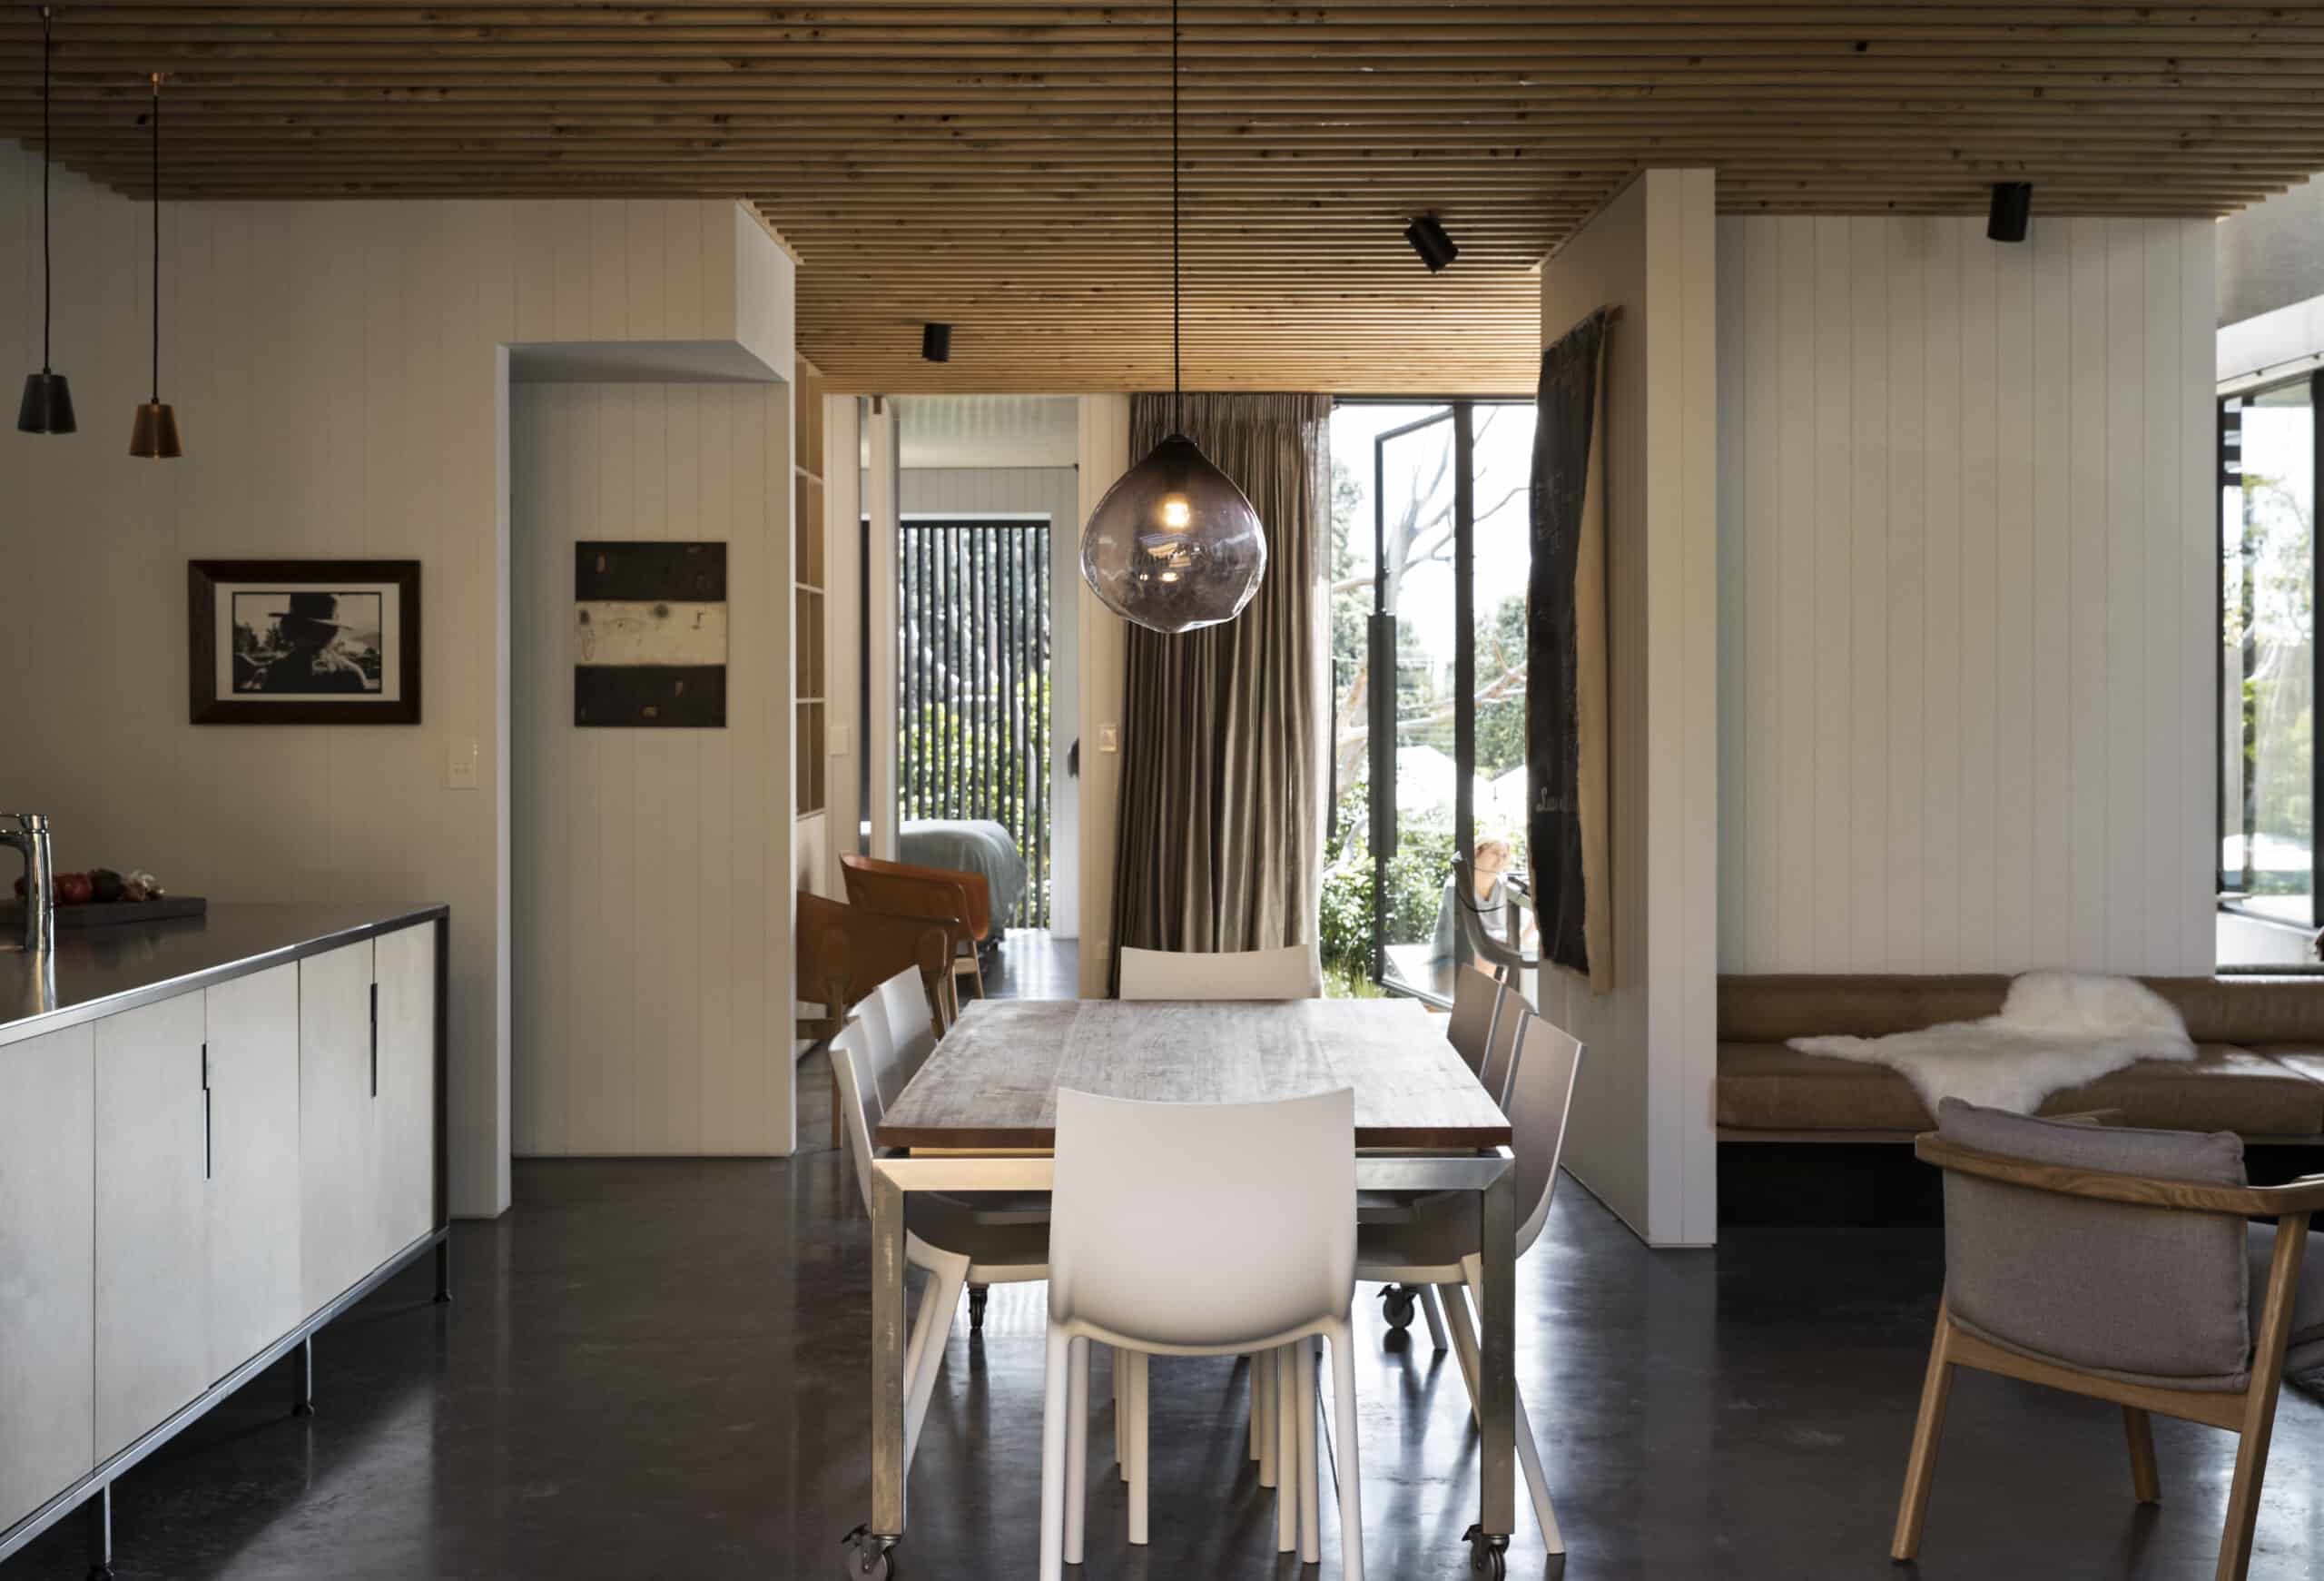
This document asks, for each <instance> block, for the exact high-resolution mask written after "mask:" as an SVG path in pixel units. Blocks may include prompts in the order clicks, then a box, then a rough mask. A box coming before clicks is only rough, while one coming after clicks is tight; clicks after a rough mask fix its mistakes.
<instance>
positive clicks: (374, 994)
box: [371, 983, 379, 1098]
mask: <svg viewBox="0 0 2324 1581" xmlns="http://www.w3.org/2000/svg"><path fill="white" fill-rule="evenodd" d="M371 1096H372V1097H374V1098H377V1097H378V1096H379V984H378V983H372V984H371Z"/></svg>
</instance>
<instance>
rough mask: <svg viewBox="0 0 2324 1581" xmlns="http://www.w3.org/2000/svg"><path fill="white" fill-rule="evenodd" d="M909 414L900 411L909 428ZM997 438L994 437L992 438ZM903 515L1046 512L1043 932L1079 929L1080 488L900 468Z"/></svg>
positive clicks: (1044, 480) (1054, 481) (1064, 479)
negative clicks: (1074, 768)
mask: <svg viewBox="0 0 2324 1581" xmlns="http://www.w3.org/2000/svg"><path fill="white" fill-rule="evenodd" d="M915 420H916V418H915V417H913V416H907V417H906V418H905V419H904V422H905V426H906V427H907V428H909V427H910V426H911V424H912V423H913V422H914V421H915ZM997 442H998V440H997ZM901 485H902V487H901V496H902V501H903V514H904V515H905V516H907V517H912V516H927V517H938V516H970V517H975V516H983V517H996V516H1012V515H1019V514H1021V515H1023V516H1025V517H1027V518H1028V519H1032V518H1037V517H1044V516H1045V517H1047V518H1049V588H1050V595H1049V598H1050V606H1051V608H1050V610H1049V688H1050V689H1049V807H1050V822H1049V834H1050V847H1049V932H1051V933H1052V934H1057V935H1058V936H1059V937H1060V938H1072V937H1075V936H1076V935H1078V934H1079V932H1080V929H1081V860H1080V845H1079V841H1078V831H1079V827H1080V808H1079V805H1078V802H1079V800H1080V798H1079V797H1078V795H1076V794H1075V787H1074V783H1073V779H1072V777H1071V776H1068V774H1067V773H1066V771H1065V761H1066V754H1067V752H1068V750H1069V749H1070V748H1071V747H1072V746H1073V741H1074V734H1075V726H1076V725H1077V722H1078V702H1077V699H1078V697H1079V696H1080V677H1081V666H1080V660H1079V649H1080V647H1081V621H1080V617H1079V614H1078V606H1077V602H1076V595H1075V594H1074V591H1073V589H1074V588H1078V587H1079V586H1080V584H1081V518H1080V515H1079V511H1080V509H1081V486H1080V481H1079V474H1078V472H1077V471H1076V469H1074V468H1071V467H907V468H905V469H903V472H902V475H901Z"/></svg>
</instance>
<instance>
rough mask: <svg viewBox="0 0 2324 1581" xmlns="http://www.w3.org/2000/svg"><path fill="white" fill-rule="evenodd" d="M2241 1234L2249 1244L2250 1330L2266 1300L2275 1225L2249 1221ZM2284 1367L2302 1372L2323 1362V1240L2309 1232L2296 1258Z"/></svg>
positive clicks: (2255, 1331)
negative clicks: (2295, 1288)
mask: <svg viewBox="0 0 2324 1581" xmlns="http://www.w3.org/2000/svg"><path fill="white" fill-rule="evenodd" d="M2245 1234H2246V1236H2247V1237H2248V1239H2249V1244H2250V1263H2251V1332H2252V1333H2253V1334H2254V1335H2257V1334H2258V1333H2259V1332H2260V1304H2261V1303H2262V1302H2264V1301H2266V1300H2267V1299H2268V1264H2269V1263H2270V1261H2272V1260H2274V1258H2275V1255H2276V1227H2275V1226H2274V1225H2273V1224H2253V1225H2251V1226H2250V1227H2249V1228H2248V1229H2247V1230H2245ZM2284 1356H2285V1363H2284V1365H2285V1369H2286V1370H2287V1371H2290V1372H2306V1371H2308V1370H2309V1369H2312V1368H2315V1367H2318V1366H2319V1365H2324V1241H2319V1239H2318V1238H2317V1237H2316V1236H2314V1235H2310V1236H2309V1238H2308V1251H2307V1254H2306V1255H2305V1256H2303V1257H2302V1258H2301V1259H2300V1260H2299V1290H2298V1291H2297V1292H2296V1293H2295V1294H2294V1295H2293V1296H2292V1299H2291V1343H2290V1345H2288V1346H2286V1347H2285V1348H2284Z"/></svg>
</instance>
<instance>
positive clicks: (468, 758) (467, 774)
mask: <svg viewBox="0 0 2324 1581" xmlns="http://www.w3.org/2000/svg"><path fill="white" fill-rule="evenodd" d="M476 765H477V739H476V737H475V736H461V737H460V738H459V739H458V740H457V741H455V742H453V743H452V749H451V753H450V755H449V756H448V757H446V759H445V760H444V783H445V784H446V785H447V786H450V787H451V788H452V789H453V790H474V789H476Z"/></svg>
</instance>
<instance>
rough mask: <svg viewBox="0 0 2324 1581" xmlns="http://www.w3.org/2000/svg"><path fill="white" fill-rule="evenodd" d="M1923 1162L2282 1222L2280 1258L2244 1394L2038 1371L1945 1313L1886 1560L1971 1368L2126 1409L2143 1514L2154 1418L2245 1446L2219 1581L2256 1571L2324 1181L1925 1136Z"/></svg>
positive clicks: (1902, 1550)
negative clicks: (1959, 1382) (2097, 1167)
mask: <svg viewBox="0 0 2324 1581" xmlns="http://www.w3.org/2000/svg"><path fill="white" fill-rule="evenodd" d="M1913 1147H1914V1151H1915V1152H1916V1153H1917V1154H1918V1155H1919V1157H1920V1158H1921V1160H1922V1161H1924V1162H1926V1163H1932V1164H1935V1166H1936V1167H1937V1168H1939V1169H1942V1170H1950V1171H1955V1172H1957V1173H1961V1174H1966V1175H1975V1176H1977V1177H1978V1178H1980V1179H1982V1180H1987V1181H1999V1182H2000V1183H2001V1184H2003V1185H2007V1186H2022V1187H2024V1188H2025V1189H2026V1190H2028V1191H2048V1192H2051V1193H2053V1194H2054V1195H2058V1196H2066V1197H2083V1198H2087V1199H2090V1200H2092V1201H2101V1202H2124V1203H2129V1204H2131V1205H2132V1206H2134V1207H2140V1208H2159V1209H2164V1210H2169V1211H2171V1212H2179V1213H2206V1214H2211V1215H2215V1216H2218V1217H2221V1218H2226V1219H2273V1220H2275V1221H2276V1244H2275V1253H2274V1255H2273V1256H2272V1257H2271V1258H2270V1260H2269V1268H2268V1295H2267V1299H2266V1301H2265V1302H2264V1303H2263V1304H2262V1306H2261V1307H2260V1322H2259V1328H2258V1331H2257V1332H2256V1333H2255V1334H2253V1336H2252V1355H2251V1369H2250V1372H2251V1376H2250V1382H2249V1383H2248V1384H2247V1385H2246V1386H2245V1387H2244V1388H2243V1389H2242V1390H2241V1391H2240V1392H2239V1393H2232V1394H2230V1393H2224V1392H2221V1391H2217V1390H2195V1389H2176V1388H2155V1387H2153V1386H2152V1385H2147V1384H2136V1383H2125V1382H2122V1381H2120V1380H2118V1379H2114V1378H2103V1377H2101V1376H2099V1375H2097V1374H2095V1373H2090V1372H2084V1371H2082V1370H2081V1369H2077V1368H2072V1367H2067V1366H2064V1365H2063V1364H2060V1363H2057V1362H2051V1361H2039V1360H2035V1359H2033V1358H2032V1357H2029V1356H2021V1355H2019V1354H2018V1353H2017V1352H2015V1351H2014V1350H2007V1349H2003V1348H2002V1347H2001V1346H1998V1345H1994V1344H1992V1343H1990V1342H1989V1341H1987V1340H1984V1339H1979V1338H1978V1337H1977V1336H1975V1335H1974V1334H1971V1333H1968V1332H1967V1331H1965V1329H1962V1328H1961V1327H1960V1326H1959V1325H1958V1324H1956V1323H1955V1322H1954V1320H1953V1317H1952V1313H1951V1310H1950V1309H1949V1308H1948V1307H1945V1306H1940V1307H1939V1308H1938V1309H1937V1314H1936V1340H1935V1345H1934V1346H1933V1347H1932V1348H1931V1349H1930V1351H1929V1359H1928V1376H1927V1379H1926V1381H1925V1383H1924V1384H1923V1385H1922V1388H1921V1408H1920V1417H1919V1419H1918V1420H1917V1421H1916V1422H1915V1425H1914V1428H1913V1449H1912V1456H1911V1457H1910V1459H1909V1460H1907V1461H1906V1463H1905V1493H1904V1498H1903V1501H1902V1503H1901V1504H1900V1506H1899V1507H1898V1508H1897V1511H1896V1540H1895V1542H1894V1543H1892V1544H1891V1545H1890V1546H1889V1550H1888V1552H1889V1556H1890V1557H1891V1558H1893V1559H1896V1560H1898V1561H1905V1560H1909V1559H1911V1558H1913V1557H1914V1556H1915V1555H1916V1554H1917V1553H1918V1552H1919V1551H1920V1544H1921V1527H1922V1525H1923V1523H1924V1521H1925V1519H1926V1517H1927V1515H1928V1496H1929V1488H1930V1486H1931V1484H1932V1483H1933V1482H1934V1481H1935V1477H1936V1444H1937V1438H1938V1436H1939V1435H1940V1434H1941V1433H1943V1431H1944V1430H1945V1400H1946V1398H1947V1396H1948V1395H1949V1394H1950V1393H1951V1391H1952V1387H1953V1369H1955V1368H1956V1367H1974V1368H1975V1369H1978V1370H1979V1371H1981V1372H1992V1373H1998V1374H1999V1375H2001V1376H2002V1377H2004V1378H2018V1379H2021V1380H2022V1381H2024V1382H2026V1383H2038V1384H2043V1385H2046V1386H2047V1387H2049V1388H2057V1389H2063V1390H2065V1391H2066V1392H2068V1393H2070V1394H2079V1395H2087V1396H2089V1397H2091V1398H2094V1399H2102V1400H2111V1401H2112V1402H2114V1403H2115V1404H2117V1405H2120V1406H2121V1407H2122V1424H2123V1430H2124V1432H2125V1434H2126V1435H2127V1437H2128V1438H2129V1442H2130V1453H2131V1489H2132V1494H2133V1495H2134V1496H2135V1497H2137V1499H2138V1501H2139V1502H2140V1503H2141V1504H2153V1503H2156V1502H2158V1501H2159V1500H2160V1499H2161V1498H2162V1482H2161V1477H2160V1476H2159V1474H2158V1472H2157V1469H2156V1466H2155V1459H2154V1433H2153V1428H2152V1424H2151V1422H2150V1419H2149V1418H2151V1417H2152V1415H2154V1414H2156V1413H2160V1414H2162V1415H2163V1416H2167V1417H2176V1418H2180V1419H2181V1420H2183V1421H2190V1422H2201V1423H2202V1424H2204V1425H2205V1426H2206V1427H2212V1428H2224V1429H2225V1430H2226V1431H2228V1432H2230V1433H2234V1434H2236V1435H2238V1436H2239V1438H2240V1442H2239V1443H2238V1445H2237V1448H2236V1455H2235V1481H2234V1483H2233V1486H2232V1487H2230V1490H2229V1493H2228V1500H2227V1529H2226V1532H2225V1533H2224V1535H2223V1536H2222V1537H2221V1541H2220V1550H2219V1567H2218V1569H2217V1570H2216V1571H2215V1572H2214V1581H2243V1577H2244V1575H2245V1573H2246V1572H2247V1571H2248V1570H2249V1569H2250V1565H2251V1537H2252V1532H2253V1530H2254V1528H2255V1527H2257V1525H2258V1523H2259V1519H2260V1484H2261V1482H2262V1481H2263V1480H2264V1478H2265V1477H2266V1475H2267V1469H2268V1442H2269V1439H2270V1437H2271V1436H2272V1435H2273V1433H2274V1431H2275V1425H2276V1398H2277V1395H2278V1393H2279V1392H2280V1389H2281V1388H2282V1384H2283V1372H2284V1351H2285V1349H2286V1347H2287V1346H2288V1345H2289V1343H2290V1339H2291V1319H2292V1303H2293V1300H2294V1298H2295V1297H2296V1296H2297V1295H2298V1293H2299V1270H2300V1262H2301V1259H2302V1258H2303V1257H2304V1256H2305V1254H2306V1252H2307V1250H2308V1224H2309V1219H2310V1218H2311V1217H2312V1216H2313V1215H2315V1214H2316V1213H2317V1212H2319V1211H2324V1175H2311V1176H2309V1177H2308V1178H2307V1179H2305V1180H2299V1181H2293V1182H2292V1183H2291V1184H2290V1185H2285V1186H2212V1185H2203V1184H2200V1183H2198V1182H2195V1181H2166V1180H2158V1179H2155V1178H2153V1177H2151V1176H2146V1175H2115V1174H2105V1173H2102V1172H2098V1171H2090V1170H2078V1169H2070V1168H2066V1167H2064V1166H2062V1165H2056V1164H2037V1163H2030V1162H2027V1161H2023V1160H2020V1159H2013V1158H2004V1157H2001V1156H1998V1155H1996V1154H1994V1153H1986V1152H1979V1151H1976V1150H1974V1149H1972V1148H1965V1147H1959V1146H1956V1145H1955V1144H1954V1143H1951V1142H1948V1141H1945V1140H1943V1139H1942V1138H1941V1137H1939V1136H1938V1135H1937V1134H1936V1133H1935V1132H1934V1131H1931V1132H1927V1133H1925V1134H1924V1135H1922V1136H1921V1137H1919V1138H1918V1139H1917V1140H1916V1141H1915V1142H1914V1144H1913Z"/></svg>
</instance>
